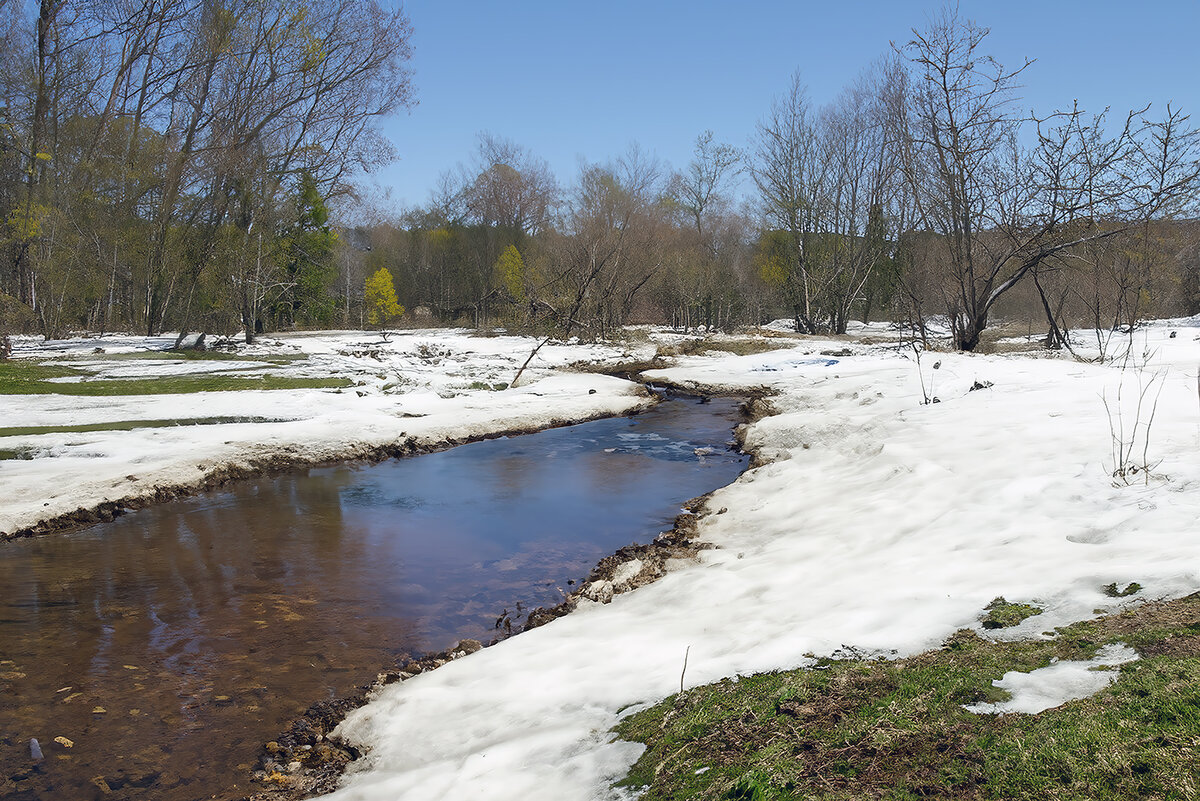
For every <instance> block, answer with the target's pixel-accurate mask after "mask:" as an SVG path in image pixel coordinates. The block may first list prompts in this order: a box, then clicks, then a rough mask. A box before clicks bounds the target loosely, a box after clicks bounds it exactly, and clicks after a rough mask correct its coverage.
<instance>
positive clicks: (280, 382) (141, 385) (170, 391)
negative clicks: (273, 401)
mask: <svg viewBox="0 0 1200 801" xmlns="http://www.w3.org/2000/svg"><path fill="white" fill-rule="evenodd" d="M65 376H82V377H83V380H82V381H77V382H71V383H54V382H50V381H48V380H47V379H49V378H60V377H65ZM353 385H354V382H353V381H351V380H349V379H345V378H293V377H287V376H274V375H262V376H238V375H236V374H235V375H230V374H228V373H217V374H212V375H180V376H162V377H156V378H127V379H125V378H123V379H99V378H95V379H90V380H89V378H88V377H87V374H86V373H84V372H82V371H80V370H74V369H71V368H69V367H64V366H62V365H57V364H37V363H34V362H24V361H10V362H0V395H44V394H52V395H86V396H112V395H178V394H188V393H192V392H226V391H231V390H247V389H259V390H274V389H336V388H343V387H349V386H353Z"/></svg>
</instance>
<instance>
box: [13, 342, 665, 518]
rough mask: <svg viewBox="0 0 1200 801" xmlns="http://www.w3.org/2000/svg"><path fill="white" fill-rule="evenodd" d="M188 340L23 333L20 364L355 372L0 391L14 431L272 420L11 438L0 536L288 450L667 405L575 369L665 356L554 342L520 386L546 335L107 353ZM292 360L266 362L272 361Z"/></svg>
mask: <svg viewBox="0 0 1200 801" xmlns="http://www.w3.org/2000/svg"><path fill="white" fill-rule="evenodd" d="M174 340H175V338H174V337H173V336H164V337H155V338H146V337H133V336H108V337H104V338H86V339H84V338H80V339H74V340H64V341H56V342H50V343H43V342H41V341H40V340H36V339H33V338H15V341H14V345H15V347H14V355H15V356H16V357H18V358H31V359H35V358H38V359H45V358H54V359H56V361H54V362H52V363H53V364H62V365H66V366H73V367H76V368H79V369H83V370H86V371H87V372H89V373H91V374H92V375H89V376H88V377H87V380H89V381H96V380H112V381H119V380H125V379H133V378H161V377H168V376H177V375H197V374H203V373H210V374H215V373H228V371H230V370H243V371H244V372H245V374H248V375H263V374H266V373H270V374H272V375H278V376H283V377H297V378H330V377H332V378H346V379H349V380H351V381H353V382H355V386H354V387H351V388H348V389H343V390H329V389H310V390H290V391H286V392H284V391H264V390H240V391H227V392H202V393H193V394H186V395H185V394H179V395H147V396H120V395H115V396H97V397H74V396H67V395H50V394H48V395H0V427H31V426H73V425H78V424H105V423H115V422H121V421H150V420H187V419H196V418H234V419H243V420H247V419H265V420H267V421H277V422H227V423H223V424H214V425H189V426H168V427H154V428H139V429H134V430H131V431H98V432H87V433H51V434H30V435H22V436H10V437H0V450H11V451H16V452H18V453H21V454H22V455H23V457H25V458H21V459H2V460H0V486H3V487H4V493H3V496H2V497H0V532H12V531H16V530H20V529H22V528H25V527H29V526H32V525H34V524H36V523H37V522H39V521H40V520H44V519H47V518H52V517H55V516H58V515H62V514H67V513H70V512H73V511H75V510H76V509H78V508H80V507H85V508H90V507H95V506H98V505H99V504H101V503H104V502H106V501H114V500H119V499H122V498H126V497H130V496H140V495H153V494H154V492H155V490H156V488H159V487H172V486H182V485H194V484H198V483H200V482H202V481H203V480H204V478H205V477H206V476H209V475H212V474H213V473H215V472H217V471H219V470H221V469H223V468H230V467H233V468H251V467H253V465H254V464H262V463H266V462H270V461H271V460H273V459H278V458H286V459H293V460H298V461H312V462H315V461H323V460H330V459H341V458H352V457H354V456H362V455H366V454H368V453H369V452H370V451H371V450H372V449H373V448H377V447H380V446H385V445H391V444H395V443H409V444H412V445H414V446H416V447H423V448H430V447H435V446H438V445H440V444H442V443H446V442H448V441H461V440H464V439H467V438H471V437H480V436H486V435H489V434H496V433H502V432H506V431H512V430H518V429H519V430H526V429H533V428H545V427H548V426H551V425H558V424H562V423H568V422H574V421H578V420H582V419H590V418H594V417H599V416H606V415H616V414H625V413H628V412H630V411H633V410H635V409H637V408H640V407H643V406H645V405H646V404H647V403H649V402H651V401H650V399H649V398H648V397H646V396H645V393H644V392H643V391H642V390H641V389H640V387H638V386H637V385H635V384H631V383H630V382H627V381H623V380H620V379H616V378H609V377H607V376H603V375H596V374H592V373H584V372H576V371H571V370H567V369H564V368H567V367H569V366H570V365H572V364H575V363H581V364H596V363H603V362H615V361H620V360H624V359H631V358H646V357H647V356H648V355H651V354H652V353H653V351H652V349H651V350H650V352H649V353H646V352H644V348H645V347H651V348H652V346H643V350H642V351H638V350H637V349H630V348H623V347H613V346H599V345H587V346H585V345H566V344H554V343H551V344H549V345H547V346H546V347H544V348H542V350H541V351H539V353H538V355H537V357H536V358H535V359H534V361H533V362H532V363H531V366H530V368H529V369H528V370H527V371H526V373H525V375H524V376H523V377H522V379H521V384H520V386H518V387H516V388H513V389H508V390H504V391H493V390H491V389H485V388H481V387H482V386H484V385H486V386H488V387H495V386H499V385H503V384H507V383H509V382H511V381H512V379H513V376H514V375H515V374H516V371H517V369H518V367H520V365H521V364H522V363H523V362H524V361H525V359H526V358H527V357H528V356H529V352H530V350H532V348H533V346H534V345H535V344H536V341H535V340H533V339H530V338H528V337H509V336H493V337H479V336H473V335H471V334H470V333H469V332H466V331H458V330H449V331H447V330H431V331H418V332H413V333H411V334H404V335H396V336H393V337H392V339H391V341H390V342H387V343H385V342H382V341H381V339H380V337H379V336H378V335H374V334H370V333H365V332H361V331H353V332H324V333H322V334H320V335H296V336H287V337H279V338H278V339H270V340H265V341H261V342H260V344H257V345H255V346H252V347H243V348H241V350H240V352H239V355H241V356H246V357H250V359H253V360H250V359H245V360H229V361H226V360H187V359H144V358H139V359H120V358H118V359H111V358H100V357H99V356H98V354H95V353H94V350H95V348H97V347H103V348H104V351H105V355H106V356H108V355H111V354H132V353H139V352H145V351H154V350H162V349H163V348H166V347H170V346H171V345H172V344H174ZM280 356H285V357H290V358H289V359H279V360H278V361H279V362H280V363H278V364H276V363H273V362H271V361H258V359H268V358H269V357H280Z"/></svg>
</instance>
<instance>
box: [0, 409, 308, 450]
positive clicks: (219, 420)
mask: <svg viewBox="0 0 1200 801" xmlns="http://www.w3.org/2000/svg"><path fill="white" fill-rule="evenodd" d="M283 422H287V421H286V420H281V419H278V418H274V417H185V418H179V419H172V420H117V421H115V422H111V423H83V424H80V425H73V426H16V427H10V428H0V437H23V436H30V435H36V434H83V433H88V432H92V431H133V430H134V429H137V428H169V427H170V426H213V425H224V424H227V423H283ZM4 453H5V451H0V459H3V458H5V457H4V456H3V454H4ZM8 458H21V457H17V456H12V457H8Z"/></svg>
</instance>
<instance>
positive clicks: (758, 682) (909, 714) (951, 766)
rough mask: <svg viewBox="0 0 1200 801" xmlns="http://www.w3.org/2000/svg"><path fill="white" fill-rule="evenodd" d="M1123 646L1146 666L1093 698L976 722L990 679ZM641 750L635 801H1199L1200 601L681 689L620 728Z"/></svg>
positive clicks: (999, 694) (959, 637) (629, 781)
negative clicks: (1023, 637) (641, 790)
mask: <svg viewBox="0 0 1200 801" xmlns="http://www.w3.org/2000/svg"><path fill="white" fill-rule="evenodd" d="M1112 642H1124V643H1127V644H1128V645H1130V646H1132V647H1133V648H1135V649H1136V650H1137V651H1138V652H1139V654H1140V655H1141V659H1140V660H1138V661H1136V662H1131V663H1128V664H1126V665H1124V666H1122V667H1121V669H1120V673H1119V676H1118V679H1117V681H1116V682H1115V683H1114V684H1112V685H1111V686H1110V687H1108V688H1107V689H1105V690H1102V691H1101V692H1099V693H1097V694H1096V695H1094V696H1092V697H1091V698H1086V699H1081V700H1077V701H1071V702H1068V703H1066V704H1064V705H1062V706H1060V707H1057V708H1054V709H1050V710H1047V711H1045V712H1042V713H1040V714H1037V715H1024V714H1009V715H1002V716H996V715H976V714H972V713H970V712H967V711H966V710H965V709H963V705H964V704H972V703H976V702H980V701H998V700H1004V698H1005V697H1006V696H1007V693H1005V692H1004V691H1002V690H999V689H998V688H996V687H994V686H993V685H992V682H993V681H994V680H996V679H999V678H1000V677H1001V676H1003V675H1004V673H1006V672H1007V671H1010V670H1020V671H1029V670H1034V669H1036V668H1039V667H1044V666H1046V665H1048V664H1050V662H1051V660H1052V659H1087V658H1090V657H1091V656H1093V655H1094V654H1095V652H1096V651H1097V650H1098V649H1099V648H1100V647H1101V646H1102V645H1105V644H1107V643H1112ZM616 732H617V734H618V735H619V736H620V737H622V738H623V739H627V740H634V741H638V742H643V743H646V744H647V746H648V747H647V749H646V751H645V753H644V754H643V755H642V758H641V759H640V760H638V762H637V764H636V765H634V767H633V768H632V770H631V772H630V774H629V776H628V777H627V778H626V779H625V780H624V781H623V782H621V784H622V785H624V786H630V787H643V786H644V787H646V788H647V790H646V792H645V794H644V795H643V796H642V798H644V799H648V800H651V799H685V798H686V799H760V800H761V801H770V800H771V799H784V798H812V799H826V800H828V801H833V799H852V798H853V799H862V798H878V799H916V798H941V799H950V798H956V799H957V798H969V799H988V798H1016V799H1031V800H1032V799H1039V800H1040V799H1083V798H1089V799H1144V798H1161V799H1193V798H1200V780H1198V779H1197V778H1195V777H1198V776H1200V595H1198V596H1191V597H1188V598H1185V599H1181V600H1177V601H1167V602H1156V603H1149V604H1145V605H1143V606H1140V607H1137V608H1136V609H1133V610H1130V611H1127V612H1123V613H1119V614H1114V615H1110V616H1108V617H1104V618H1099V619H1097V620H1091V621H1086V622H1082V623H1077V624H1075V625H1072V626H1067V627H1064V628H1062V629H1059V630H1058V631H1057V636H1055V637H1054V638H1052V639H1047V640H1036V641H1021V642H991V641H988V640H985V639H983V638H981V637H979V636H978V635H976V634H975V633H974V632H972V631H969V630H963V631H960V632H958V633H957V634H955V635H954V636H953V637H951V638H950V639H949V640H947V642H946V643H945V645H944V646H943V647H942V648H941V649H940V650H936V651H931V652H928V653H924V654H920V655H917V656H914V657H911V658H908V659H902V660H895V661H887V660H861V659H851V660H834V659H828V660H821V661H819V662H818V663H816V664H815V665H813V666H812V667H809V668H805V669H800V670H793V671H785V672H778V673H767V674H761V675H756V676H749V677H744V678H741V679H726V680H724V681H721V682H718V683H717V684H713V685H709V686H706V687H699V688H695V689H692V690H688V691H687V692H685V693H682V694H679V695H676V696H672V697H671V698H668V699H666V700H665V701H663V702H662V703H660V704H658V705H657V706H654V707H652V708H650V709H647V710H645V711H642V712H639V713H637V714H634V715H632V716H630V717H628V718H626V719H625V720H623V721H622V722H621V724H620V725H619V726H618V727H617V729H616Z"/></svg>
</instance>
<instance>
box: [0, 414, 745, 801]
mask: <svg viewBox="0 0 1200 801" xmlns="http://www.w3.org/2000/svg"><path fill="white" fill-rule="evenodd" d="M647 419H649V418H647ZM663 419H664V421H669V420H670V419H671V418H670V416H669V415H668V416H665V417H664V418H663ZM588 425H589V426H590V427H588V428H583V429H579V430H576V431H568V430H559V431H555V432H548V433H549V434H550V436H548V437H546V438H544V440H539V439H538V437H539V436H540V435H534V436H532V437H524V438H521V439H520V440H519V441H518V440H515V439H514V440H507V441H499V442H490V443H480V445H483V446H486V447H483V448H474V446H468V447H466V448H463V449H459V450H457V451H454V452H446V453H441V454H432V455H430V457H420V458H419V459H411V460H403V461H399V462H388V463H385V464H382V465H379V466H377V467H372V468H363V469H353V468H330V469H323V470H315V471H313V472H312V473H311V474H298V475H290V476H284V477H281V478H278V479H263V480H260V481H256V482H251V483H248V484H243V485H239V486H238V487H236V488H234V489H231V490H229V491H227V492H223V493H217V494H213V495H210V496H205V497H199V498H194V499H191V500H187V501H180V502H176V503H171V504H166V505H163V506H160V507H156V508H152V509H147V510H144V511H141V512H138V513H136V514H133V515H129V516H126V517H123V518H120V519H118V520H116V521H113V522H112V523H108V524H103V525H101V526H97V527H95V528H93V529H90V530H88V531H85V532H81V533H80V534H77V535H73V536H55V537H46V538H42V539H37V540H29V541H24V542H14V543H7V544H5V554H4V557H5V558H3V559H0V586H3V587H5V588H6V592H7V593H8V595H7V597H6V598H0V609H2V610H3V611H2V612H0V620H12V621H15V622H8V623H5V622H0V646H2V650H3V653H0V660H4V659H13V660H14V664H15V667H9V666H4V665H0V731H3V732H5V733H6V736H7V737H8V738H9V739H7V740H2V741H0V763H3V764H22V763H23V762H22V761H23V760H26V759H27V756H28V753H27V749H28V737H30V736H38V737H39V738H41V739H42V742H43V745H46V744H47V743H48V742H50V741H51V739H52V738H53V737H54V736H56V735H57V734H60V733H62V734H65V735H66V736H72V734H73V733H75V734H78V733H84V732H86V736H84V737H78V738H76V737H72V739H76V746H75V748H74V749H73V750H72V753H71V757H72V760H71V767H70V770H71V771H73V773H71V774H70V775H71V776H73V777H74V778H71V779H70V780H69V781H71V782H76V779H78V782H76V784H77V787H78V789H79V791H78V792H74V791H64V789H63V786H62V785H61V784H60V785H59V786H57V787H56V788H55V789H54V790H53V791H50V790H46V791H45V792H44V793H43V795H44V797H47V798H53V797H79V796H86V795H87V794H88V793H90V792H91V791H92V790H93V789H94V788H92V787H91V785H90V779H91V777H93V776H97V775H105V774H106V773H107V772H109V771H111V770H113V769H114V768H113V764H112V757H113V754H112V752H111V750H106V749H111V748H112V747H113V744H119V747H120V749H121V752H122V754H124V755H125V757H126V758H125V760H124V761H123V762H122V765H124V767H122V768H121V770H124V771H126V773H127V774H131V773H132V772H136V771H139V770H140V771H142V772H143V773H145V774H150V773H152V772H154V771H163V777H164V778H162V779H160V780H157V781H156V782H155V783H154V785H153V790H152V791H149V792H151V793H152V794H153V795H154V796H155V797H156V798H167V797H170V796H171V793H170V792H165V791H164V788H166V787H168V786H170V785H171V784H172V782H174V783H176V784H178V785H179V787H183V788H186V786H187V785H185V784H182V782H185V781H187V780H191V781H193V784H194V786H197V787H198V786H202V785H204V777H214V776H221V775H223V774H224V775H235V774H236V771H237V764H238V763H239V762H242V761H245V760H246V759H247V753H249V752H252V751H254V750H255V749H256V748H257V746H258V744H259V743H261V742H265V741H266V740H268V739H270V738H271V737H273V736H274V735H276V734H277V733H278V732H279V730H280V729H282V728H283V727H284V725H285V724H286V721H287V720H288V719H289V718H290V717H291V716H293V715H295V714H297V713H299V712H300V711H302V709H303V708H304V707H305V706H307V705H308V704H309V703H311V702H312V701H313V700H316V699H319V698H325V697H329V696H330V695H338V694H341V693H345V692H348V691H349V690H351V689H352V688H353V687H354V686H355V685H357V684H359V683H361V682H362V681H365V680H367V679H368V678H370V677H371V676H372V675H373V674H374V672H375V670H377V669H378V668H380V667H382V666H383V665H384V664H386V663H387V661H388V652H389V651H393V650H413V651H418V650H424V651H436V650H440V649H442V648H445V647H447V646H449V645H451V644H453V642H454V640H455V639H458V638H459V637H462V636H476V637H479V638H481V639H484V640H485V641H486V640H487V639H489V638H490V637H491V636H492V635H493V634H494V633H495V630H494V629H493V628H492V626H493V624H494V622H495V619H496V617H497V616H498V615H499V614H500V612H501V611H502V610H504V609H507V610H508V611H509V612H510V613H515V612H516V608H517V607H516V604H517V602H518V601H520V602H521V603H522V605H523V608H524V609H526V610H527V609H528V607H529V606H537V605H547V604H552V603H556V602H557V601H558V600H560V597H561V596H560V595H559V594H558V590H557V588H558V587H561V588H562V589H564V590H569V589H570V587H569V586H568V585H566V579H568V578H575V579H579V578H583V577H584V576H585V575H586V574H587V572H588V571H589V570H590V568H591V567H592V566H593V565H594V564H595V562H596V561H598V560H599V559H600V558H601V557H602V556H604V555H605V554H607V553H609V552H611V551H613V550H615V549H616V548H617V547H620V546H622V545H625V544H627V543H628V542H629V541H631V540H632V539H633V538H635V537H636V536H638V535H639V534H643V535H647V534H648V535H649V536H653V534H654V533H657V532H656V531H652V530H646V531H643V530H641V529H644V528H645V526H646V523H645V519H646V517H647V515H651V516H653V515H654V514H657V512H653V510H654V509H657V508H660V507H665V509H666V511H667V512H668V513H670V514H671V515H673V511H672V510H673V508H674V507H673V504H675V503H677V502H682V501H683V500H686V499H687V498H689V497H691V496H693V495H696V494H699V493H700V492H703V491H706V490H708V489H711V488H712V486H710V485H712V484H717V483H724V481H727V480H729V479H731V478H732V477H733V476H734V475H735V474H736V472H737V469H738V468H737V467H736V465H733V466H731V468H730V471H729V472H728V474H712V473H709V474H707V475H701V474H700V473H698V472H697V471H694V470H689V469H686V468H685V469H682V470H681V466H682V465H681V463H679V462H675V463H672V462H667V461H664V460H661V459H646V458H644V457H642V456H641V455H639V454H637V453H636V452H634V453H604V452H603V449H604V448H605V447H611V445H612V444H613V440H614V439H615V437H616V434H617V433H620V432H638V431H640V430H645V429H644V428H642V427H641V426H637V427H631V426H630V425H629V421H628V420H612V421H602V422H601V423H598V424H588ZM726 425H727V423H725V422H719V423H715V424H714V425H713V426H712V430H711V431H710V432H709V436H710V438H711V439H715V441H716V442H718V443H719V442H721V441H722V440H723V439H724V438H726V437H727V436H728V428H726V427H725V426H726ZM649 428H650V430H659V431H661V432H662V433H663V434H664V435H665V436H668V437H672V438H676V435H675V433H674V431H673V430H668V429H662V428H658V427H656V426H649ZM686 430H687V431H688V432H689V433H688V434H686V435H684V436H686V437H688V438H694V437H695V436H696V435H695V434H694V433H691V432H692V429H686ZM581 437H582V438H585V439H592V440H594V441H593V442H592V443H590V444H588V446H587V447H586V448H585V447H583V446H582V444H581V441H582V440H581ZM547 454H554V455H553V456H548V455H547ZM699 482H703V483H699ZM504 497H508V498H516V499H517V502H516V503H515V504H509V507H515V508H507V509H506V508H505V505H504V504H500V503H497V499H499V498H504ZM418 498H419V501H418V500H414V499H418ZM648 510H650V511H648ZM668 519H669V518H668ZM597 524H599V525H597ZM639 527H640V528H639ZM513 618H514V620H516V621H517V623H518V624H519V622H520V617H519V615H518V614H514V615H513ZM125 665H130V666H132V668H136V669H130V668H125V667H124V666H125ZM6 672H7V673H9V674H12V675H13V676H15V675H16V674H17V673H23V674H25V676H24V677H23V678H19V679H17V678H11V677H10V678H9V679H5V678H4V677H3V674H5V673H6ZM64 687H70V688H71V689H70V690H69V691H67V692H64V693H61V694H59V693H57V691H58V690H59V689H61V688H64ZM75 692H80V693H82V695H80V696H78V697H76V698H74V699H73V700H72V701H71V702H65V703H64V701H63V699H65V698H66V697H68V696H70V695H71V693H75ZM97 706H99V707H102V708H104V709H105V710H106V711H105V712H104V713H96V714H93V713H92V711H91V710H92V709H93V708H95V707H97ZM131 709H137V710H139V712H138V713H137V714H136V715H133V714H130V710H131ZM26 732H30V733H29V734H26ZM9 733H11V734H9ZM166 752H170V754H169V755H165V754H166ZM200 764H203V765H205V766H206V767H205V768H204V770H203V772H200V771H199V769H198V768H197V765H200ZM60 770H65V768H60ZM61 775H64V774H60V776H61ZM56 781H60V782H61V781H62V780H61V778H60V779H56ZM210 784H211V783H210ZM73 786H74V785H73ZM206 786H207V785H206ZM43 789H45V788H43ZM174 795H175V797H177V798H190V797H196V795H198V794H189V793H188V792H187V790H186V789H183V790H176V791H174Z"/></svg>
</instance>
